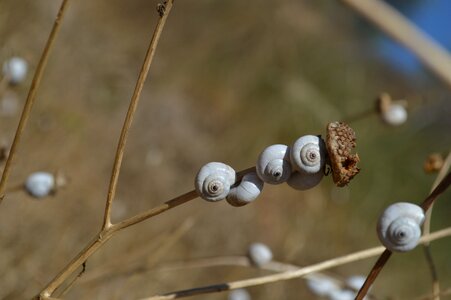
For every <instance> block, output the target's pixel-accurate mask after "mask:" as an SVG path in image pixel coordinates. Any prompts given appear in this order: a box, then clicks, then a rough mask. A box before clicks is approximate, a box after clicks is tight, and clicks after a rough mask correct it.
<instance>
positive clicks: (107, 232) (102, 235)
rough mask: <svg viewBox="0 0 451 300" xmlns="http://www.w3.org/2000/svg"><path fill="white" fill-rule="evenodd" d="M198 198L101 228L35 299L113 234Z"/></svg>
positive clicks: (184, 198) (173, 201) (184, 197)
mask: <svg viewBox="0 0 451 300" xmlns="http://www.w3.org/2000/svg"><path fill="white" fill-rule="evenodd" d="M253 170H255V167H252V168H248V169H245V170H243V171H241V172H238V173H237V182H238V181H239V180H241V178H242V177H243V176H244V175H245V174H247V173H249V172H252V171H253ZM197 197H198V194H197V192H196V191H194V190H193V191H190V192H187V193H185V194H183V195H180V196H177V197H175V198H173V199H171V200H169V201H166V202H165V203H163V204H161V205H159V206H157V207H155V208H152V209H149V210H147V211H145V212H142V213H139V214H137V215H135V216H133V217H130V218H128V219H125V220H123V221H121V222H119V223H116V224H112V225H111V226H109V227H107V228H102V229H101V231H100V232H99V233H98V234H97V235H96V236H95V237H94V238H93V239H92V240H91V242H90V243H89V244H88V245H87V246H86V247H85V248H84V249H83V250H82V251H80V253H78V254H77V256H76V257H75V258H74V259H72V260H71V261H70V262H69V263H68V264H67V265H66V266H65V267H64V268H63V270H62V271H61V272H60V273H59V274H58V275H56V276H55V278H53V279H52V281H51V282H50V283H48V284H47V286H46V287H45V288H44V289H43V290H42V291H41V293H40V294H39V295H38V296H36V297H35V298H36V299H44V298H46V297H51V296H52V294H53V293H54V292H55V290H56V289H57V288H58V287H60V286H61V284H62V283H63V282H64V281H65V280H66V279H67V278H68V277H69V276H70V275H71V274H72V273H74V272H75V270H77V268H79V267H80V266H81V265H82V264H83V263H84V262H86V260H87V259H88V258H89V257H90V256H91V255H92V254H94V253H95V252H96V251H97V250H98V249H99V248H100V247H102V246H103V245H104V244H105V243H106V242H107V241H108V240H109V239H110V238H111V237H112V236H113V235H114V234H116V233H117V232H119V231H121V230H122V229H125V228H127V227H130V226H132V225H136V224H138V223H141V222H143V221H145V220H147V219H149V218H151V217H154V216H157V215H159V214H161V213H163V212H165V211H168V210H169V209H171V208H174V207H177V206H179V205H181V204H183V203H186V202H189V201H191V200H194V199H196V198H197Z"/></svg>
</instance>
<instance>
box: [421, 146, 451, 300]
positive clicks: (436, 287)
mask: <svg viewBox="0 0 451 300" xmlns="http://www.w3.org/2000/svg"><path fill="white" fill-rule="evenodd" d="M450 165H451V152H450V153H449V154H448V156H447V157H446V159H445V161H444V163H443V166H442V168H441V169H440V171H439V173H438V175H437V178H436V179H435V181H434V184H433V185H432V190H434V189H435V188H436V187H437V185H438V184H439V182H440V181H441V180H442V179H443V177H445V175H446V173H448V171H449V168H450ZM432 190H431V192H432ZM433 208H434V205H431V208H430V209H429V210H428V211H427V212H426V219H425V221H424V224H423V234H429V233H430V232H431V218H432V209H433ZM423 250H424V256H425V258H426V261H427V263H428V266H429V270H430V272H431V278H432V295H434V296H433V299H434V300H440V282H439V280H438V274H437V268H436V267H435V264H434V259H433V257H432V252H431V248H430V246H429V243H426V244H424V245H423Z"/></svg>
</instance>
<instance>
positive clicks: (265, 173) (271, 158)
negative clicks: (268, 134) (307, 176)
mask: <svg viewBox="0 0 451 300" xmlns="http://www.w3.org/2000/svg"><path fill="white" fill-rule="evenodd" d="M289 152H290V151H289V149H288V146H287V145H281V144H276V145H271V146H269V147H267V148H266V149H265V150H263V152H262V153H260V155H259V157H258V160H257V166H256V169H257V175H258V177H260V179H261V180H263V181H264V182H267V183H270V184H280V183H283V182H285V181H287V180H288V178H289V177H290V175H291V164H290V158H289Z"/></svg>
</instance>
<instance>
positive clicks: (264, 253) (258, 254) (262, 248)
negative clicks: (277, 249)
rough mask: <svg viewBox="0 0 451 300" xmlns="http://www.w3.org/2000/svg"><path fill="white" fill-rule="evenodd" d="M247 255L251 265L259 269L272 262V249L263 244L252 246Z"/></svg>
mask: <svg viewBox="0 0 451 300" xmlns="http://www.w3.org/2000/svg"><path fill="white" fill-rule="evenodd" d="M247 255H248V257H249V260H250V261H251V263H252V264H253V265H255V266H257V267H260V266H263V265H265V264H267V263H269V262H270V261H271V260H272V251H271V249H270V248H269V247H268V246H266V245H265V244H263V243H254V244H252V245H250V246H249V250H248V253H247Z"/></svg>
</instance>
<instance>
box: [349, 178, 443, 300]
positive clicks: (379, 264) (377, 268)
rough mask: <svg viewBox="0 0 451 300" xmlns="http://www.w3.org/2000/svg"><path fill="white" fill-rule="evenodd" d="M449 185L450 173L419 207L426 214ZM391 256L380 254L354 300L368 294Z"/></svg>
mask: <svg viewBox="0 0 451 300" xmlns="http://www.w3.org/2000/svg"><path fill="white" fill-rule="evenodd" d="M449 185H451V173H448V175H446V177H445V178H443V180H441V181H440V183H439V184H438V186H437V187H436V188H435V189H434V190H433V191H432V193H431V194H430V195H429V196H428V197H427V198H426V199H425V200H424V201H423V202H422V203H421V204H420V207H421V208H422V209H423V211H424V212H427V211H428V210H429V209H430V208H431V206H432V204H433V203H434V201H435V200H436V199H437V197H438V196H440V194H442V193H443V192H444V191H446V189H447V188H448V187H449ZM391 255H392V252H391V251H390V250H388V249H385V251H384V252H383V253H382V255H381V256H380V257H379V259H378V260H377V261H376V263H375V264H374V266H373V268H372V269H371V271H370V273H369V274H368V276H367V278H366V280H365V283H364V284H363V286H362V288H361V289H360V291H359V293H358V294H357V296H356V298H355V300H362V299H363V298H364V297H365V295H366V294H367V293H368V290H369V288H370V287H371V285H372V284H373V282H374V281H375V280H376V278H377V276H378V275H379V273H380V272H381V271H382V269H383V268H384V266H385V264H386V263H387V262H388V260H389V259H390V256H391Z"/></svg>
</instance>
